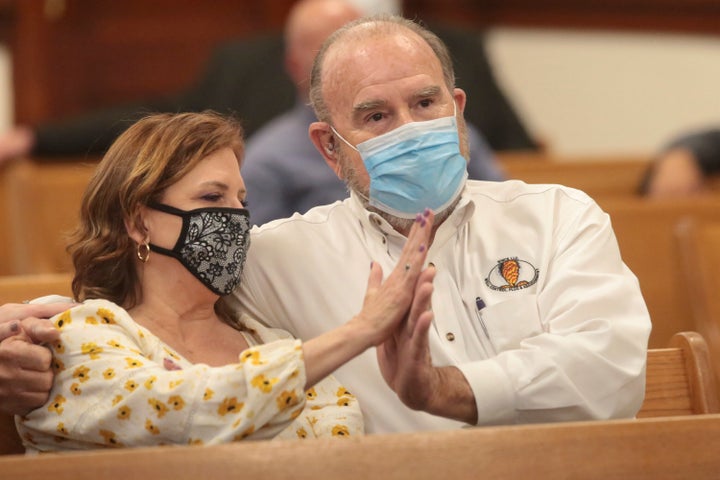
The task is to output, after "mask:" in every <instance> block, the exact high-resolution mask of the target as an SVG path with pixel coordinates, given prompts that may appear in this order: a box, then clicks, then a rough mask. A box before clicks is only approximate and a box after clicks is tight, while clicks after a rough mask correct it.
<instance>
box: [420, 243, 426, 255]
mask: <svg viewBox="0 0 720 480" xmlns="http://www.w3.org/2000/svg"><path fill="white" fill-rule="evenodd" d="M424 251H425V244H424V243H423V244H421V245H420V253H422V252H424Z"/></svg>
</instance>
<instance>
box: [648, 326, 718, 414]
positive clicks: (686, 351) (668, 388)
mask: <svg viewBox="0 0 720 480" xmlns="http://www.w3.org/2000/svg"><path fill="white" fill-rule="evenodd" d="M706 413H720V393H719V392H718V387H717V383H716V379H715V372H714V371H713V369H712V366H711V364H710V355H709V353H708V348H707V343H705V340H704V339H703V337H702V336H701V335H700V334H699V333H696V332H680V333H677V334H675V335H674V336H673V337H672V340H671V342H670V348H658V349H650V350H648V360H647V373H646V377H645V400H644V401H643V404H642V407H641V408H640V411H639V412H638V415H637V416H638V417H639V418H643V417H667V416H677V415H698V414H706Z"/></svg>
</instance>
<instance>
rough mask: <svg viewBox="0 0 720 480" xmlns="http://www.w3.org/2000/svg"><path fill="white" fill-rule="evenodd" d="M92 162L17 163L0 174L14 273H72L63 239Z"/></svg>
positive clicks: (73, 219) (75, 215) (74, 216)
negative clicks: (2, 177) (3, 173)
mask: <svg viewBox="0 0 720 480" xmlns="http://www.w3.org/2000/svg"><path fill="white" fill-rule="evenodd" d="M94 170H95V164H93V163H82V162H79V161H77V162H62V163H48V164H37V163H34V162H31V161H22V162H17V163H15V164H13V165H11V166H9V171H8V172H7V173H6V175H5V176H4V177H5V178H4V181H5V185H4V187H3V189H4V191H5V205H6V208H7V218H8V227H9V228H8V230H9V232H10V238H9V253H10V255H11V259H10V260H11V272H10V273H13V274H26V273H53V272H67V271H70V270H71V267H72V266H71V262H70V258H69V257H68V255H67V253H66V251H65V247H66V238H65V235H66V234H67V233H68V232H69V231H70V230H71V229H72V228H73V227H74V226H75V224H76V222H77V218H78V212H79V211H80V201H81V198H82V194H83V192H84V190H85V187H86V185H87V183H88V181H89V179H90V176H91V175H92V173H93V172H94Z"/></svg>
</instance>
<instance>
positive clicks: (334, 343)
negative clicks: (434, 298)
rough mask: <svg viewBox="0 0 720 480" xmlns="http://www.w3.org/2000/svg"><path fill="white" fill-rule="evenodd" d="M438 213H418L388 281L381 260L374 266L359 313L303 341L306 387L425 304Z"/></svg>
mask: <svg viewBox="0 0 720 480" xmlns="http://www.w3.org/2000/svg"><path fill="white" fill-rule="evenodd" d="M434 218H435V217H434V215H433V214H432V212H430V211H429V210H427V211H425V212H424V213H422V214H420V215H418V216H417V218H416V219H415V223H414V225H413V227H412V228H411V229H410V233H409V234H408V240H407V242H406V243H405V247H404V248H403V251H402V253H401V255H400V259H399V260H398V263H397V265H396V267H395V268H394V269H393V271H392V273H391V274H390V275H389V276H388V278H387V279H386V280H385V282H383V281H382V276H383V273H382V268H380V265H378V264H376V263H373V264H372V265H371V267H370V278H369V279H368V288H367V291H366V293H365V300H364V301H363V308H362V310H361V311H360V313H359V314H357V315H356V316H354V317H353V318H352V319H351V320H350V321H348V322H347V323H346V324H344V325H342V326H340V327H338V328H335V329H333V330H331V331H329V332H326V333H324V334H322V335H320V336H319V337H316V338H313V339H311V340H308V341H306V342H305V343H303V347H302V348H303V354H304V358H305V374H306V377H307V380H306V385H305V386H306V388H309V387H311V386H312V385H313V384H315V383H316V382H317V381H319V380H321V379H322V378H324V377H326V376H327V375H328V374H330V373H331V372H333V371H334V370H335V369H337V368H338V367H340V366H341V365H343V364H344V363H346V362H347V361H349V360H351V359H352V358H355V357H356V356H357V355H359V354H361V353H362V352H364V351H365V350H367V349H368V348H370V347H372V346H375V345H379V344H381V343H382V342H383V341H385V339H387V338H389V337H391V336H392V335H393V332H395V331H396V330H397V329H398V328H399V326H400V325H401V323H402V322H403V319H405V318H406V317H407V316H408V312H409V310H410V305H411V304H412V305H414V308H419V309H422V308H425V309H427V305H428V304H429V301H430V300H429V298H430V295H431V294H432V279H433V276H434V274H435V269H434V268H428V269H425V268H424V264H425V259H426V257H427V250H428V246H429V245H430V239H431V235H432V225H433V220H434ZM416 296H417V300H414V298H415V297H416ZM413 317H414V316H413Z"/></svg>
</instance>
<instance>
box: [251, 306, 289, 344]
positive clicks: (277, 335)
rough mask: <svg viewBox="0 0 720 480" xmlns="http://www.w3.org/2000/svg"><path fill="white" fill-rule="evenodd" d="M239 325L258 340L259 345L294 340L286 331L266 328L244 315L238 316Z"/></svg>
mask: <svg viewBox="0 0 720 480" xmlns="http://www.w3.org/2000/svg"><path fill="white" fill-rule="evenodd" d="M240 323H241V324H242V325H243V326H244V327H245V328H246V329H247V330H249V331H250V332H251V333H252V334H253V336H255V337H256V338H257V339H258V340H259V343H268V342H273V341H275V340H286V339H292V338H294V337H293V336H292V334H291V333H290V332H288V331H287V330H283V329H281V328H271V327H268V326H267V325H265V324H263V323H261V322H259V321H258V320H256V319H254V318H253V317H251V316H250V315H248V314H246V313H243V314H241V315H240Z"/></svg>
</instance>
